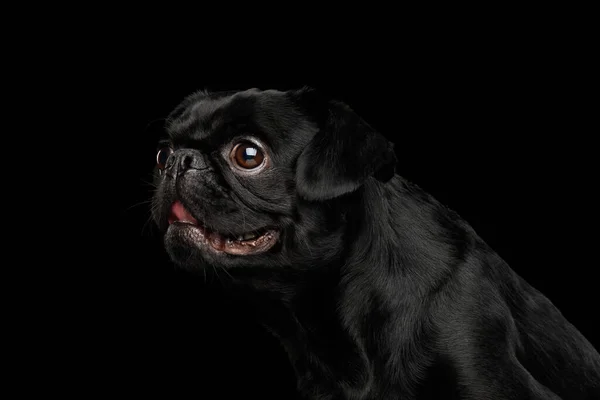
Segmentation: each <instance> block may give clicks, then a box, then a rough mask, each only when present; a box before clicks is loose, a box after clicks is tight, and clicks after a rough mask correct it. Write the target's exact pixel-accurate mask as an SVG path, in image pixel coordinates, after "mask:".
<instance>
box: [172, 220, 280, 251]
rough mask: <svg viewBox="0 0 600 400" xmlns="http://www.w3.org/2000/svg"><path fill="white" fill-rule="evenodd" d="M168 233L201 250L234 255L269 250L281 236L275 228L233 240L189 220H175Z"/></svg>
mask: <svg viewBox="0 0 600 400" xmlns="http://www.w3.org/2000/svg"><path fill="white" fill-rule="evenodd" d="M167 234H168V235H177V236H179V238H180V239H182V240H184V241H186V242H188V245H192V246H195V247H198V248H201V250H206V251H210V252H211V253H216V254H229V255H234V256H249V255H257V254H262V253H265V252H267V251H268V250H269V249H271V248H272V247H273V246H274V245H275V243H276V242H277V240H278V238H279V233H278V232H277V231H275V230H268V231H266V232H265V233H263V234H262V235H260V236H259V237H256V238H254V239H252V240H243V241H238V240H231V239H227V238H224V237H223V236H221V235H219V234H216V233H207V232H206V231H205V230H204V229H202V228H200V227H199V226H197V225H194V224H191V223H187V222H174V223H172V224H171V225H170V226H169V229H168V230H167Z"/></svg>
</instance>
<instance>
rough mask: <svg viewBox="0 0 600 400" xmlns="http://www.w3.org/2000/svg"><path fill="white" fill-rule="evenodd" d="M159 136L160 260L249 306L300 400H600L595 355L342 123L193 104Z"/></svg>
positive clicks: (214, 101)
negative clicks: (244, 295) (277, 347)
mask: <svg viewBox="0 0 600 400" xmlns="http://www.w3.org/2000/svg"><path fill="white" fill-rule="evenodd" d="M167 121H168V122H167V131H168V136H169V140H168V142H166V143H165V144H164V146H163V147H162V149H161V150H160V151H159V153H158V156H157V159H158V168H157V174H156V179H157V185H158V190H157V193H156V195H155V197H154V218H155V221H156V223H157V224H158V225H159V226H160V227H161V228H163V229H164V231H165V232H166V233H165V245H166V249H167V251H168V252H169V254H170V256H171V258H172V259H173V260H174V262H175V263H177V264H179V265H180V266H182V267H184V268H187V269H189V270H192V271H202V270H203V268H206V267H207V266H209V267H210V268H224V269H226V270H227V272H228V275H230V276H231V279H232V283H233V287H234V288H236V290H239V291H240V292H244V291H248V292H250V293H251V298H252V300H253V302H254V304H255V306H256V310H257V312H258V313H259V314H260V315H261V318H262V322H263V323H264V325H265V326H266V327H267V329H269V330H270V331H271V332H272V333H273V334H274V335H275V336H276V337H278V338H279V339H280V340H281V342H282V344H283V346H284V347H285V349H286V350H287V352H288V354H289V358H290V360H291V363H292V365H293V367H294V369H295V371H296V374H297V378H298V389H299V392H300V394H301V396H302V398H306V399H420V398H442V399H474V400H487V399H600V356H599V355H598V353H597V352H596V350H595V349H594V348H593V346H592V345H591V344H590V343H589V342H588V341H587V340H586V339H585V338H584V337H583V336H582V335H581V333H579V332H578V331H577V329H576V328H574V327H573V326H572V325H571V324H570V323H569V322H568V321H566V320H565V318H564V317H563V316H562V315H561V313H560V312H559V311H558V310H557V309H556V308H555V307H554V306H553V305H552V303H551V302H550V301H549V300H548V299H547V298H546V297H544V296H543V295H542V294H540V293H539V292H538V291H537V290H536V289H534V288H532V287H531V286H530V285H528V284H527V283H526V282H525V281H523V279H521V278H520V277H519V276H517V275H516V274H515V273H514V272H513V271H512V270H511V269H510V268H509V266H508V265H507V264H506V263H505V262H504V261H503V260H502V259H501V258H500V257H499V256H498V255H497V254H496V253H494V251H493V250H491V249H490V248H489V247H488V246H487V245H486V244H485V243H484V241H483V240H482V239H480V238H479V237H478V236H477V234H476V233H475V232H474V231H473V229H472V228H471V227H470V226H469V225H468V224H467V223H466V222H465V221H463V220H462V219H461V218H460V217H459V216H458V215H456V214H455V213H454V212H452V211H450V210H448V209H447V208H445V207H444V206H443V205H441V204H439V203H438V202H437V201H436V200H434V199H433V198H432V197H431V196H429V195H428V194H426V193H424V192H423V191H422V190H420V189H419V188H418V187H416V186H414V185H412V184H410V183H409V182H407V181H406V180H404V179H403V178H401V177H400V176H398V175H395V172H394V167H395V162H396V159H395V156H394V151H393V148H392V145H391V144H390V143H389V142H388V141H387V140H386V139H385V138H384V137H383V136H382V135H380V134H379V133H377V132H375V131H374V130H373V129H372V128H371V127H370V126H369V125H368V124H367V123H365V121H363V120H362V119H361V118H359V117H358V116H357V115H356V114H355V113H354V112H353V111H352V110H351V109H350V108H348V107H347V106H346V105H344V104H342V103H340V102H336V101H330V100H327V99H323V98H321V97H320V96H319V94H318V93H317V92H315V91H314V90H311V89H307V88H304V89H301V90H296V91H289V92H279V91H274V90H267V91H259V90H256V89H252V90H248V91H244V92H228V93H205V92H200V93H197V94H194V95H192V96H190V97H188V98H187V99H185V101H183V103H182V104H181V105H179V106H178V107H177V108H176V109H175V110H174V111H173V112H172V114H171V115H170V116H169V118H168V120H167Z"/></svg>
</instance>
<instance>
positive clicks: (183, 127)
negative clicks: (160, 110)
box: [167, 89, 315, 147]
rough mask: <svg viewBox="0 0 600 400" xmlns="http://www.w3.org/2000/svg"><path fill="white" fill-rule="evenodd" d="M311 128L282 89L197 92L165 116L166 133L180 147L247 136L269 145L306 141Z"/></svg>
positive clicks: (312, 132) (214, 143) (215, 143)
mask: <svg viewBox="0 0 600 400" xmlns="http://www.w3.org/2000/svg"><path fill="white" fill-rule="evenodd" d="M314 131H315V129H314V128H313V125H312V123H311V122H310V121H309V118H307V116H305V115H303V114H302V113H301V112H300V110H299V109H298V108H297V107H296V105H295V104H294V103H293V101H292V100H291V99H290V98H289V96H287V95H286V93H285V92H280V91H275V90H267V91H259V90H257V89H250V90H246V91H243V92H233V93H232V92H229V93H225V92H221V93H206V92H199V93H196V94H194V95H192V96H190V97H188V98H187V99H185V100H184V101H183V102H182V103H181V104H180V105H179V106H178V107H177V108H176V109H175V110H174V111H173V112H172V113H171V115H170V116H169V118H168V124H167V133H168V135H169V139H170V140H171V142H172V143H174V144H176V145H180V146H189V145H201V144H207V145H219V144H222V143H225V142H227V141H229V140H231V139H233V138H234V137H237V136H243V135H251V136H255V137H258V138H259V139H261V140H263V141H265V142H266V143H267V144H269V145H271V146H275V147H278V146H279V145H281V144H282V143H283V142H286V141H290V140H291V141H293V142H298V144H300V142H306V141H307V140H308V139H310V137H312V135H313V134H314Z"/></svg>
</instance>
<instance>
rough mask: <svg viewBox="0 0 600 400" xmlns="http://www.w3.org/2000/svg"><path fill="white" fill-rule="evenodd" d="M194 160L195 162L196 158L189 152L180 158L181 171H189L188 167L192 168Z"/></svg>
mask: <svg viewBox="0 0 600 400" xmlns="http://www.w3.org/2000/svg"><path fill="white" fill-rule="evenodd" d="M193 162H194V158H193V157H192V156H191V155H189V154H186V155H184V156H183V157H181V158H180V159H179V171H181V172H183V171H187V170H188V169H190V167H191V166H192V163H193Z"/></svg>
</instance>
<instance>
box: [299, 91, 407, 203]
mask: <svg viewBox="0 0 600 400" xmlns="http://www.w3.org/2000/svg"><path fill="white" fill-rule="evenodd" d="M288 93H289V95H290V96H291V98H292V100H293V101H294V102H295V103H296V104H297V105H298V106H300V108H301V109H302V110H303V112H305V113H306V114H307V115H308V116H309V117H310V118H311V119H312V120H313V122H315V124H316V125H317V127H318V128H319V131H318V132H317V133H316V134H315V136H314V137H313V138H312V139H311V141H310V142H309V143H308V145H307V146H306V147H305V149H304V151H303V152H302V154H300V157H299V158H298V162H297V164H296V189H297V191H298V194H299V195H300V196H301V197H303V198H305V199H307V200H328V199H332V198H335V197H338V196H341V195H343V194H346V193H350V192H353V191H354V190H356V189H358V188H359V187H360V186H361V185H362V184H363V183H364V182H365V181H366V180H367V179H368V178H369V177H371V176H372V177H374V178H375V179H377V180H379V181H381V182H387V181H388V180H390V179H391V178H392V177H393V176H394V173H395V164H396V156H395V153H394V147H393V144H392V143H390V142H389V141H388V140H387V139H386V138H385V137H384V136H383V135H381V134H380V133H378V132H377V131H376V130H375V129H373V128H372V127H371V126H370V125H369V124H367V123H366V122H365V121H364V120H363V119H362V118H360V117H359V116H358V115H357V114H356V113H355V112H354V111H352V109H350V107H348V106H347V105H346V104H344V103H342V102H339V101H333V100H328V99H326V98H325V97H323V96H322V95H320V94H319V93H318V92H317V91H316V90H314V89H310V88H303V89H300V90H297V91H292V92H288Z"/></svg>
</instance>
